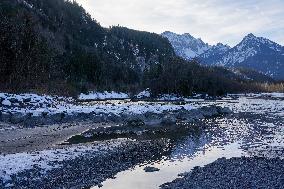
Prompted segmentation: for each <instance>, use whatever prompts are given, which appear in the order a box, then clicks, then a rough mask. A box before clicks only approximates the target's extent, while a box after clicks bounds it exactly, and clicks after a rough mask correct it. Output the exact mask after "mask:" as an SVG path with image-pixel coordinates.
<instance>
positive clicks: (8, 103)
mask: <svg viewBox="0 0 284 189" xmlns="http://www.w3.org/2000/svg"><path fill="white" fill-rule="evenodd" d="M2 105H3V106H11V105H12V103H11V102H10V101H9V100H3V101H2Z"/></svg>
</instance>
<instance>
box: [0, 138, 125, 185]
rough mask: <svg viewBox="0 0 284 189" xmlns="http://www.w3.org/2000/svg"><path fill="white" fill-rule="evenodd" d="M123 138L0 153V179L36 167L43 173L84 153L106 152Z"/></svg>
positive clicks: (5, 178)
mask: <svg viewBox="0 0 284 189" xmlns="http://www.w3.org/2000/svg"><path fill="white" fill-rule="evenodd" d="M123 141H124V140H122V139H121V140H120V141H115V142H108V143H107V144H104V143H100V144H97V145H89V146H76V147H69V148H64V149H52V150H44V151H36V152H31V153H17V154H8V155H0V179H1V180H3V181H4V183H6V182H8V181H9V180H11V176H12V175H15V174H17V173H20V172H22V171H24V170H29V169H32V168H33V167H35V166H36V167H38V168H40V169H42V170H43V173H44V172H45V171H48V170H52V169H55V168H59V167H61V166H62V162H63V161H65V160H72V159H75V158H77V157H79V156H82V155H84V154H90V153H98V154H103V153H107V151H108V150H111V149H114V148H117V147H118V146H119V145H121V144H122V143H123Z"/></svg>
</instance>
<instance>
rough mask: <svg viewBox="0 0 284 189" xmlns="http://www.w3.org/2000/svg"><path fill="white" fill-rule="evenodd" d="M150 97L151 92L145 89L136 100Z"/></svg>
mask: <svg viewBox="0 0 284 189" xmlns="http://www.w3.org/2000/svg"><path fill="white" fill-rule="evenodd" d="M150 97H151V91H150V89H146V90H145V91H142V92H140V93H139V94H138V95H137V96H136V98H138V99H142V98H150Z"/></svg>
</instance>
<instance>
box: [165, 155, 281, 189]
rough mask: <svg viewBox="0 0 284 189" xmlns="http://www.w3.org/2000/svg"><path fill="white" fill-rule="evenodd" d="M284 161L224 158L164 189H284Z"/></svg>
mask: <svg viewBox="0 0 284 189" xmlns="http://www.w3.org/2000/svg"><path fill="white" fill-rule="evenodd" d="M283 173H284V160H283V159H279V158H276V159H267V158H263V157H242V158H232V159H225V158H221V159H218V160H217V161H215V162H214V163H212V164H209V165H206V166H205V167H195V168H194V169H193V170H192V171H191V172H189V173H184V174H181V177H182V178H178V179H176V180H174V181H172V182H170V183H165V184H163V185H162V186H161V189H185V188H186V189H199V188H200V189H201V188H202V189H227V188H265V189H275V188H279V189H281V188H284V174H283Z"/></svg>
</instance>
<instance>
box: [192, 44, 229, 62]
mask: <svg viewBox="0 0 284 189" xmlns="http://www.w3.org/2000/svg"><path fill="white" fill-rule="evenodd" d="M230 49H231V47H230V46H228V45H224V44H222V43H218V44H217V45H213V46H212V47H211V48H210V49H208V50H207V51H205V52H204V53H203V54H201V55H199V56H198V57H197V58H198V59H199V61H200V62H201V63H203V64H206V65H210V63H212V62H213V61H215V60H216V59H220V58H222V57H223V55H224V54H225V53H226V52H228V51H229V50H230Z"/></svg>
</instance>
